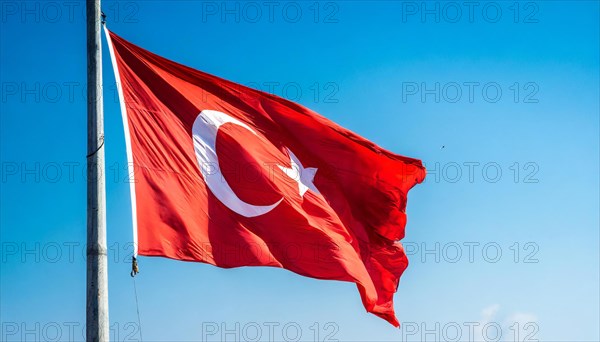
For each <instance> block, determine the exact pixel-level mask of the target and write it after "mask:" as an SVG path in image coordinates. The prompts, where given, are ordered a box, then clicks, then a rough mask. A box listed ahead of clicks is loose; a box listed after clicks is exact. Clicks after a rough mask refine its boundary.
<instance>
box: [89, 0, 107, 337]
mask: <svg viewBox="0 0 600 342" xmlns="http://www.w3.org/2000/svg"><path fill="white" fill-rule="evenodd" d="M86 18H87V97H88V101H87V112H88V123H87V127H88V129H87V131H88V139H87V293H86V341H88V342H100V341H108V340H109V322H108V268H107V256H106V212H105V207H106V194H105V189H104V185H105V182H104V114H103V106H102V45H101V43H102V42H101V40H100V39H101V37H100V32H101V28H100V26H101V8H100V0H87V1H86Z"/></svg>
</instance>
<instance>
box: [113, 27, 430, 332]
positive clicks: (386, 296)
mask: <svg viewBox="0 0 600 342" xmlns="http://www.w3.org/2000/svg"><path fill="white" fill-rule="evenodd" d="M107 34H108V35H107V37H109V38H110V39H109V47H110V50H111V57H112V59H113V65H114V67H115V68H116V71H115V75H116V77H117V82H118V83H119V84H120V86H121V89H120V96H121V99H122V111H124V112H125V113H124V126H125V131H126V145H127V154H128V158H129V161H130V163H131V165H132V167H131V169H132V172H133V173H132V176H133V178H134V180H133V182H132V183H131V190H132V207H133V211H134V213H133V218H134V237H135V236H136V234H137V248H138V254H139V255H146V256H162V257H167V258H172V259H177V260H186V261H198V262H204V263H208V264H212V265H215V266H219V267H224V268H229V267H240V266H273V267H281V268H285V269H288V270H290V271H292V272H295V273H297V274H301V275H304V276H308V277H313V278H319V279H331V280H341V281H349V282H354V283H356V285H357V287H358V290H359V292H360V295H361V298H362V302H363V305H364V307H365V308H366V309H367V311H369V312H372V313H374V314H376V315H378V316H380V317H382V318H384V319H385V320H387V321H388V322H390V323H391V324H393V325H395V326H399V323H398V320H397V319H396V317H395V315H394V307H393V294H394V293H395V292H396V289H397V286H398V282H399V279H400V276H401V275H402V272H403V271H404V270H405V269H406V267H407V265H408V260H407V258H406V254H405V253H404V250H403V248H402V245H401V244H400V243H399V242H397V241H398V240H399V239H402V238H403V237H404V226H405V224H406V215H405V208H406V196H407V192H408V191H409V190H410V189H411V188H412V187H413V186H414V185H415V184H417V183H420V182H422V181H423V179H424V178H425V169H424V167H423V166H422V164H421V161H419V160H417V159H413V158H408V157H403V156H400V155H397V154H394V153H391V152H389V151H386V150H384V149H382V148H381V147H379V146H377V145H375V144H374V143H372V142H370V141H368V140H366V139H364V138H362V137H360V136H359V135H357V134H355V133H353V132H351V131H349V130H347V129H345V128H343V127H340V126H339V125H337V124H335V123H333V122H331V121H329V120H327V119H326V118H324V117H323V116H320V115H319V114H317V113H315V112H313V111H311V110H310V109H307V108H305V107H303V106H301V105H299V104H296V103H293V102H291V101H288V100H286V99H283V98H280V97H277V96H274V95H271V94H267V93H264V92H261V91H257V90H254V89H251V88H248V87H244V86H241V85H239V84H236V83H233V82H230V81H227V80H224V79H222V78H219V77H216V76H213V75H210V74H207V73H204V72H201V71H198V70H194V69H191V68H189V67H186V66H183V65H181V64H178V63H175V62H173V61H170V60H167V59H165V58H162V57H160V56H157V55H155V54H153V53H151V52H149V51H147V50H144V49H142V48H140V47H138V46H136V45H133V44H131V43H129V42H128V41H126V40H124V39H123V38H121V37H119V36H117V35H116V34H114V33H111V32H108V31H107Z"/></svg>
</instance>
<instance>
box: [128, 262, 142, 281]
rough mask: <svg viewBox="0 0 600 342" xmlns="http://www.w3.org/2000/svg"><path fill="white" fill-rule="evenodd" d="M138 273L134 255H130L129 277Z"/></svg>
mask: <svg viewBox="0 0 600 342" xmlns="http://www.w3.org/2000/svg"><path fill="white" fill-rule="evenodd" d="M138 273H140V269H139V268H138V263H137V259H136V258H135V257H131V273H130V275H131V277H132V278H133V277H135V276H136V275H137V274H138Z"/></svg>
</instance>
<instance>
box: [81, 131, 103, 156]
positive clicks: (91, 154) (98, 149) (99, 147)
mask: <svg viewBox="0 0 600 342" xmlns="http://www.w3.org/2000/svg"><path fill="white" fill-rule="evenodd" d="M100 139H102V142H101V143H100V146H98V148H97V149H96V151H94V152H92V153H90V154H88V155H87V156H85V158H86V159H87V158H89V157H91V156H93V155H94V154H96V153H98V151H100V149H101V148H102V146H104V135H103V136H101V137H100Z"/></svg>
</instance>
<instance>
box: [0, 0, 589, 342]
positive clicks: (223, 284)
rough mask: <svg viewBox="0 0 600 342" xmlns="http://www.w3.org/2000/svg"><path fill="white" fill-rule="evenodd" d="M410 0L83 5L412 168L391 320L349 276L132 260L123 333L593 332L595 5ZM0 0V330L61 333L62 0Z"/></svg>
mask: <svg viewBox="0 0 600 342" xmlns="http://www.w3.org/2000/svg"><path fill="white" fill-rule="evenodd" d="M236 4H237V5H236ZM422 4H423V3H422V2H396V1H387V2H360V1H349V2H330V3H317V4H314V3H312V2H292V3H288V2H274V4H270V3H269V2H260V1H259V2H254V3H251V4H248V3H244V2H230V3H227V5H223V3H222V2H220V1H217V2H193V1H175V2H167V1H118V2H115V1H105V2H104V5H103V8H104V11H105V13H106V14H107V15H108V25H109V28H110V29H111V30H113V31H114V32H116V33H117V34H119V35H121V36H123V37H124V38H126V39H128V40H130V41H132V42H134V43H136V44H138V45H141V46H142V47H145V48H147V49H149V50H151V51H153V52H156V53H158V54H160V55H162V56H165V57H167V58H170V59H173V60H175V61H178V62H181V63H184V64H187V65H189V66H192V67H195V68H197V69H200V70H203V71H206V72H209V73H212V74H215V75H218V76H221V77H225V78H227V79H230V80H233V81H236V82H239V83H242V84H249V85H253V86H254V87H259V88H261V89H262V90H269V89H268V85H269V84H275V85H276V86H275V88H274V91H273V92H274V93H275V94H277V95H280V96H281V95H283V96H286V97H288V98H290V99H292V100H296V101H297V102H299V103H301V104H303V105H305V106H308V107H309V108H311V109H314V110H316V111H318V112H320V113H321V114H323V115H324V116H326V117H328V118H330V119H332V120H334V121H336V122H338V123H340V124H342V125H344V126H345V127H347V128H349V129H351V130H353V131H355V132H357V133H359V134H361V135H363V136H365V137H367V138H369V139H371V140H372V141H374V142H376V143H377V144H379V145H381V146H384V147H385V148H387V149H389V150H391V151H394V152H396V153H399V154H403V155H407V156H410V157H416V158H420V159H422V160H423V161H424V163H425V164H426V166H427V168H428V170H429V175H428V178H427V180H426V181H425V183H424V184H421V185H419V186H417V187H415V188H414V189H413V190H412V191H411V192H410V194H409V202H408V209H407V212H408V225H407V236H406V238H405V240H404V242H405V243H406V246H407V250H408V251H409V254H410V255H409V258H410V265H409V268H408V270H407V271H406V272H405V274H404V275H403V277H402V280H401V284H400V287H399V289H398V293H397V294H396V296H395V306H396V311H397V314H398V318H399V320H400V321H401V322H403V324H404V326H403V328H402V329H394V328H393V327H392V326H391V325H389V324H388V323H386V322H385V321H384V320H381V319H379V318H377V317H375V316H373V315H369V314H367V313H365V311H364V309H363V307H362V304H361V302H360V298H359V295H358V292H357V290H356V288H355V286H354V285H353V284H350V283H342V282H333V281H322V280H315V279H310V278H303V277H301V276H298V275H296V274H293V273H291V272H288V271H285V270H281V269H272V268H241V269H232V270H224V269H219V268H216V267H212V266H209V265H204V264H198V263H185V262H177V261H172V260H166V259H160V258H145V257H141V258H140V268H141V273H140V275H139V276H138V277H137V278H136V282H137V290H138V296H139V301H140V306H139V309H140V315H141V323H142V324H141V327H142V332H143V337H144V340H149V341H156V340H195V341H199V340H206V341H216V340H221V339H222V338H227V339H228V340H230V341H231V340H243V339H247V340H252V339H253V338H254V337H255V336H256V333H257V331H258V332H260V340H261V341H268V340H270V339H274V340H294V339H295V337H296V332H297V331H300V332H301V333H302V336H301V340H303V341H316V340H324V339H326V337H329V338H330V339H338V340H355V341H358V340H361V341H362V340H389V341H406V340H423V339H425V338H427V339H428V340H434V339H435V338H438V339H447V340H453V339H454V337H455V336H456V335H457V333H460V335H461V336H460V338H459V339H460V340H469V338H470V336H471V333H472V334H474V335H475V339H477V340H485V338H487V339H488V340H495V338H496V336H497V331H498V329H500V330H499V331H501V333H502V336H501V337H499V340H501V341H517V340H518V341H523V340H525V339H526V337H529V338H530V339H539V340H551V341H563V340H571V341H573V340H576V341H598V340H599V339H600V336H599V324H598V322H599V320H600V317H599V306H600V303H599V286H600V285H599V267H600V265H599V252H598V251H599V234H598V230H599V225H600V223H599V205H600V204H599V187H600V184H599V177H598V175H599V174H600V170H599V128H600V127H599V91H600V90H599V72H600V70H599V49H598V46H599V35H598V30H599V22H598V20H599V19H598V18H599V5H598V2H596V1H580V2H576V1H569V2H560V1H539V2H520V3H517V4H516V5H515V4H514V3H513V2H480V3H478V5H477V6H476V7H474V8H473V9H472V12H470V9H469V6H470V5H469V4H468V2H454V3H446V2H428V3H427V4H426V5H425V6H426V8H423V7H421V6H422ZM1 6H2V8H0V10H1V12H0V15H1V17H0V23H1V27H0V48H1V56H0V62H1V73H0V77H1V82H2V99H1V117H0V118H1V121H0V122H1V130H0V138H1V153H2V154H1V161H2V180H1V198H0V200H1V218H0V224H1V228H0V232H1V237H0V238H1V243H2V255H1V257H2V260H1V264H0V267H1V268H0V277H1V279H0V290H1V292H0V297H1V298H0V299H1V305H0V315H1V317H0V320H1V322H2V326H1V329H2V330H1V331H0V332H1V333H2V337H1V338H0V339H1V340H22V339H24V338H26V339H27V340H34V339H35V338H38V339H49V340H52V339H54V338H55V337H56V336H57V333H60V339H61V340H69V339H76V340H82V334H81V330H82V326H83V325H84V321H85V261H84V258H83V254H84V251H85V248H84V246H83V245H84V243H85V226H86V213H85V205H86V201H85V191H86V183H85V179H84V178H83V177H82V172H84V164H85V154H86V104H85V99H84V97H83V94H84V91H85V90H84V84H85V75H86V55H85V48H86V46H85V39H86V38H85V19H84V6H83V3H73V2H61V1H58V2H51V3H50V2H36V1H28V2H10V1H3V2H2V4H1ZM223 6H227V8H223ZM236 6H238V7H236ZM269 6H272V7H269ZM436 6H437V7H436ZM269 8H272V9H273V10H272V12H270V11H269ZM298 10H300V11H301V13H300V12H298ZM498 10H499V11H500V12H498ZM227 11H229V12H227ZM236 12H237V14H236ZM232 13H233V14H232ZM299 13H300V14H299ZM436 13H437V14H436ZM458 14H461V15H460V16H458ZM436 15H437V17H436ZM236 16H238V17H239V18H238V17H236ZM103 67H104V80H105V92H104V93H105V96H106V101H105V131H106V164H107V173H108V174H107V189H106V190H107V220H108V243H109V246H110V251H109V254H110V255H109V256H110V259H111V261H110V264H109V267H110V268H109V295H110V319H111V323H112V326H111V327H112V332H113V338H114V339H116V340H120V341H124V340H135V339H139V334H138V333H139V329H138V326H137V314H136V306H135V300H134V294H133V283H132V280H131V278H130V277H129V269H130V265H129V262H128V260H129V259H128V257H129V255H130V254H129V253H130V246H129V245H128V243H130V241H131V239H132V236H131V225H130V220H131V217H130V207H129V195H128V191H129V186H128V184H127V182H125V181H123V180H124V178H126V173H125V170H124V165H125V149H124V139H123V128H122V124H121V118H120V112H119V107H118V103H117V101H116V93H115V92H114V77H113V73H112V69H111V65H110V61H109V55H108V50H107V49H106V44H105V43H104V61H103ZM298 90H299V91H301V94H300V93H298ZM470 90H471V91H470ZM498 91H500V92H501V94H500V93H499V92H498ZM459 92H460V93H459ZM316 95H318V96H316ZM470 95H471V96H470ZM436 97H438V98H437V99H436ZM442 147H443V148H442ZM115 165H116V166H115ZM115 167H116V168H115ZM27 170H29V171H27ZM470 171H472V173H470ZM458 172H460V173H458ZM498 172H501V174H498ZM71 173H72V175H71ZM115 177H117V179H115ZM438 246H439V247H438ZM436 248H437V249H436ZM424 249H427V250H430V252H428V253H425V252H424V251H423V250H424ZM497 252H500V253H501V254H499V255H497ZM457 253H459V254H457ZM71 254H73V255H71ZM436 258H438V259H439V260H436ZM129 322H133V323H129ZM270 322H273V323H270ZM236 324H239V330H236V329H237V328H236ZM270 327H271V328H270ZM438 327H439V328H438ZM470 327H472V328H470ZM223 329H228V330H231V331H229V332H228V333H227V335H226V336H225V335H223ZM425 329H427V330H428V331H427V332H426V331H424V330H425ZM315 332H318V333H319V335H318V339H317V338H316V337H315ZM516 332H518V336H515V333H516ZM426 333H427V334H428V335H427V336H425V334H426ZM271 335H272V336H271ZM471 339H473V338H472V337H471ZM457 340H458V339H457Z"/></svg>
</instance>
